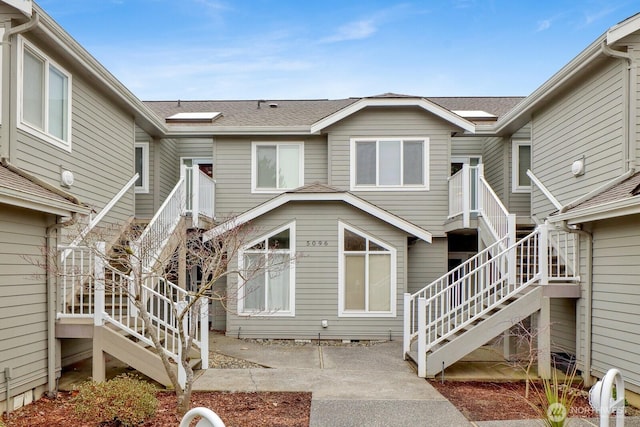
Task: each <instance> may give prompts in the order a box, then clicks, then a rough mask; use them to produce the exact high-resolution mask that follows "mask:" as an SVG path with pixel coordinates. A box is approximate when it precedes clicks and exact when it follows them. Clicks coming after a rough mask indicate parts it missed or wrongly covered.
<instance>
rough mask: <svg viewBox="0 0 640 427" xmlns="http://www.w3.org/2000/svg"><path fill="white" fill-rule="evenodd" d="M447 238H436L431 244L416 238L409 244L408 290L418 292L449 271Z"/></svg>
mask: <svg viewBox="0 0 640 427" xmlns="http://www.w3.org/2000/svg"><path fill="white" fill-rule="evenodd" d="M447 259H448V257H447V239H442V238H434V239H433V240H432V242H431V244H429V243H427V242H425V241H423V240H416V242H415V243H414V244H412V245H409V255H408V259H407V262H408V265H407V268H408V277H407V282H408V290H407V292H409V293H412V294H413V293H416V292H418V291H419V290H421V289H422V288H424V287H425V286H427V285H428V284H429V283H431V282H433V281H434V280H436V279H437V278H439V277H440V276H442V275H443V274H445V273H446V272H447V267H448V263H447Z"/></svg>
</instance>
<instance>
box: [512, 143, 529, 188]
mask: <svg viewBox="0 0 640 427" xmlns="http://www.w3.org/2000/svg"><path fill="white" fill-rule="evenodd" d="M511 156H512V168H513V177H512V179H511V181H512V190H513V192H514V193H528V192H531V179H530V178H529V177H528V176H527V170H529V169H531V141H529V140H513V147H512V153H511Z"/></svg>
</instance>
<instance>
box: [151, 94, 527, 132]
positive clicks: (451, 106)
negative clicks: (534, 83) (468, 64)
mask: <svg viewBox="0 0 640 427" xmlns="http://www.w3.org/2000/svg"><path fill="white" fill-rule="evenodd" d="M369 98H421V97H420V96H411V95H401V94H395V93H384V94H380V95H376V96H372V97H369ZM360 99H362V98H346V99H306V100H304V99H303V100H265V101H260V100H243V101H233V100H230V101H145V104H146V105H147V106H148V107H149V108H150V109H151V110H153V111H154V112H155V113H156V114H157V115H158V116H159V117H161V118H162V119H166V118H167V117H169V116H172V115H174V114H177V113H189V112H220V113H222V116H221V117H219V118H217V119H215V120H214V121H213V122H212V123H211V126H212V127H214V128H215V127H223V126H229V127H244V126H247V127H252V126H272V127H280V126H282V127H286V126H309V125H312V124H314V123H316V122H317V121H319V120H321V119H323V118H325V117H327V116H329V115H331V114H333V113H335V112H337V111H339V110H341V109H343V108H345V107H347V106H349V105H351V104H353V103H354V102H357V101H359V100H360ZM425 99H427V100H429V101H431V102H433V103H435V104H438V105H440V106H441V107H444V108H446V109H448V110H452V111H453V110H482V111H486V112H488V113H491V114H493V115H495V116H497V117H500V116H501V115H503V114H505V113H506V112H507V111H509V110H510V109H512V108H513V107H514V106H515V105H516V104H518V103H519V102H520V101H521V100H522V99H523V97H432V98H429V97H427V98H425ZM258 104H260V108H258ZM271 105H273V107H272V106H271ZM182 125H184V123H182Z"/></svg>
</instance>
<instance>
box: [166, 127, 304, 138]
mask: <svg viewBox="0 0 640 427" xmlns="http://www.w3.org/2000/svg"><path fill="white" fill-rule="evenodd" d="M310 134H311V132H310V130H309V126H215V127H214V126H171V127H170V128H169V129H167V132H166V137H167V138H174V137H184V136H191V137H195V136H217V135H310Z"/></svg>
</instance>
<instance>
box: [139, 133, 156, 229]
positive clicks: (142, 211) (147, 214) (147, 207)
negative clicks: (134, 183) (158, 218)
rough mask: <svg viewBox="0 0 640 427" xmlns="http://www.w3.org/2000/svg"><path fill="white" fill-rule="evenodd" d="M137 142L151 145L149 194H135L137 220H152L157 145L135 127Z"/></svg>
mask: <svg viewBox="0 0 640 427" xmlns="http://www.w3.org/2000/svg"><path fill="white" fill-rule="evenodd" d="M135 132H136V134H135V135H136V136H135V138H136V142H146V143H148V144H149V192H148V193H135V199H136V217H137V218H151V217H152V216H153V212H154V191H156V185H154V184H155V174H156V173H157V168H156V164H155V162H154V158H155V155H156V150H157V145H156V144H155V143H154V141H153V138H151V136H149V134H147V133H146V132H145V131H144V130H142V129H141V128H140V127H138V126H136V127H135Z"/></svg>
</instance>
